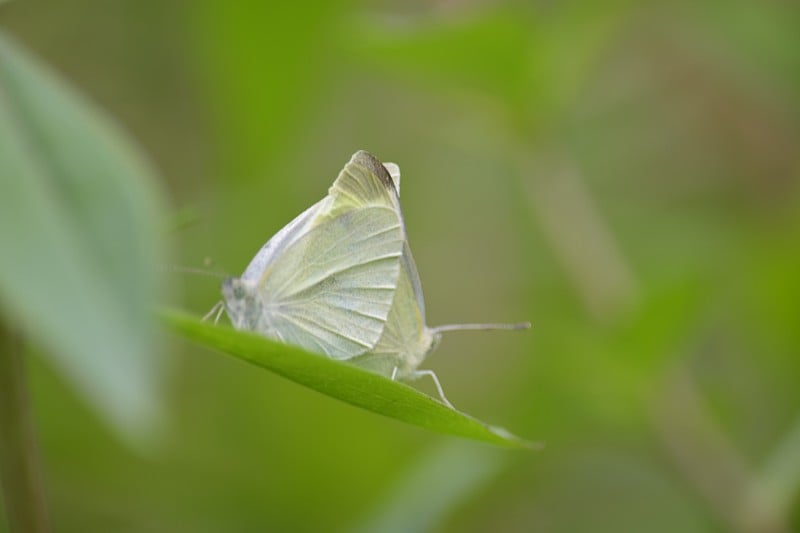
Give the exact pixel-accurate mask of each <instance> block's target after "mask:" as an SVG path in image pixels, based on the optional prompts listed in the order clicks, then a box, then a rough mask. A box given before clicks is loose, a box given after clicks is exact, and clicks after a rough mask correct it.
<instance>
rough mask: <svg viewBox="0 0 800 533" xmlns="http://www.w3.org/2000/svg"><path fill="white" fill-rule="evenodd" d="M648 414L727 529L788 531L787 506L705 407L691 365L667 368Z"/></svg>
mask: <svg viewBox="0 0 800 533" xmlns="http://www.w3.org/2000/svg"><path fill="white" fill-rule="evenodd" d="M655 410H656V412H655V416H654V417H653V420H654V422H655V425H656V431H657V433H658V435H659V437H660V440H661V443H662V444H663V445H664V446H665V448H666V449H667V451H668V453H669V454H670V456H671V457H672V459H673V461H674V464H675V465H676V467H677V468H678V470H679V471H680V472H681V474H682V475H683V476H684V477H685V478H686V479H687V480H688V481H689V482H690V483H691V484H692V486H694V488H695V489H696V490H697V492H698V493H699V494H700V496H701V497H702V498H703V500H704V501H705V502H706V503H707V504H708V506H709V508H710V509H711V510H712V511H713V513H714V514H715V515H716V516H717V517H718V518H719V519H720V520H721V521H722V522H723V523H724V524H725V525H726V527H727V529H729V530H731V531H737V532H740V533H762V532H769V533H783V532H787V533H788V531H790V528H789V526H788V525H787V523H786V515H785V513H784V511H786V509H778V508H777V507H775V506H774V505H773V503H774V500H772V499H771V498H768V497H765V496H767V494H766V493H765V492H764V491H763V490H761V487H762V482H761V480H759V479H758V478H757V477H756V476H755V475H754V473H753V472H752V469H751V468H750V467H749V465H748V464H747V462H746V461H745V459H744V457H743V456H742V454H741V453H740V452H739V450H738V449H737V448H736V446H735V445H734V443H733V442H732V441H731V440H730V439H729V438H728V436H727V435H726V434H725V432H724V431H723V429H722V428H721V427H719V424H718V423H717V421H716V420H715V418H714V416H713V414H712V413H711V412H710V411H709V409H708V407H707V405H706V404H705V401H704V400H703V398H702V395H701V394H700V391H699V390H698V387H697V384H696V383H695V381H694V378H693V376H692V375H691V372H690V370H689V369H688V368H687V367H686V365H685V364H684V363H682V362H681V363H678V364H676V365H675V367H674V368H673V369H672V370H671V371H667V375H666V381H665V387H664V391H663V393H662V394H661V395H660V396H659V397H658V401H657V403H656V406H655Z"/></svg>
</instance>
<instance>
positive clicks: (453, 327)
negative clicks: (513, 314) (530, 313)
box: [433, 322, 531, 333]
mask: <svg viewBox="0 0 800 533" xmlns="http://www.w3.org/2000/svg"><path fill="white" fill-rule="evenodd" d="M530 327H531V323H530V322H520V323H518V324H445V325H444V326H438V327H435V328H433V331H435V332H436V333H441V332H443V331H465V330H493V329H495V330H496V329H507V330H513V329H530Z"/></svg>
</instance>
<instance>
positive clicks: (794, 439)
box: [750, 420, 800, 516]
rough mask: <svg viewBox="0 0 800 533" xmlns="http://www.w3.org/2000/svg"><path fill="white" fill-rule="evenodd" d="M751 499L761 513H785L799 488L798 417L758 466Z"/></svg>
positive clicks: (784, 514)
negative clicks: (761, 465)
mask: <svg viewBox="0 0 800 533" xmlns="http://www.w3.org/2000/svg"><path fill="white" fill-rule="evenodd" d="M759 481H760V482H759V483H758V484H757V485H756V486H755V487H753V490H752V491H751V494H750V499H751V500H752V501H753V502H754V507H755V509H756V510H758V511H761V513H760V514H776V515H779V516H788V515H789V513H790V512H791V508H792V502H793V501H794V498H795V496H796V494H797V492H798V489H800V420H797V421H796V422H795V424H794V426H792V428H791V429H790V430H789V433H788V434H787V435H786V436H785V437H784V438H783V439H782V440H781V442H780V443H779V444H778V446H777V447H776V448H775V450H774V451H773V452H772V454H771V455H770V456H769V457H768V459H767V461H766V463H765V465H764V467H763V468H762V469H761V472H760V476H759Z"/></svg>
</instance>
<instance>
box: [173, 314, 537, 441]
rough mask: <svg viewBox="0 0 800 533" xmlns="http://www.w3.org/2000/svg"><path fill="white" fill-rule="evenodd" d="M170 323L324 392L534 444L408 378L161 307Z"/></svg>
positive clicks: (433, 425)
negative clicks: (412, 384) (430, 393)
mask: <svg viewBox="0 0 800 533" xmlns="http://www.w3.org/2000/svg"><path fill="white" fill-rule="evenodd" d="M161 315H162V317H163V319H164V321H165V323H166V325H167V327H169V329H171V330H172V331H174V332H176V333H179V334H181V335H183V336H184V337H186V338H187V339H190V340H192V341H194V342H197V343H199V344H203V345H205V346H208V347H209V348H213V349H216V350H219V351H221V352H224V353H227V354H228V355H232V356H233V357H236V358H238V359H242V360H244V361H247V362H249V363H252V364H254V365H258V366H260V367H263V368H266V369H268V370H271V371H273V372H275V373H276V374H279V375H281V376H283V377H285V378H287V379H290V380H292V381H295V382H297V383H300V384H301V385H305V386H306V387H309V388H312V389H314V390H316V391H318V392H321V393H323V394H326V395H328V396H331V397H333V398H336V399H338V400H342V401H343V402H347V403H349V404H352V405H355V406H356V407H361V408H363V409H366V410H368V411H372V412H374V413H378V414H382V415H384V416H388V417H390V418H396V419H398V420H402V421H403V422H408V423H409V424H414V425H417V426H420V427H423V428H425V429H430V430H432V431H438V432H440V433H447V434H451V435H457V436H459V437H465V438H469V439H474V440H479V441H484V442H489V443H492V444H496V445H499V446H508V447H513V448H534V447H536V445H534V444H533V443H529V442H526V441H524V440H522V439H520V438H518V437H516V436H514V435H512V434H510V433H508V432H507V431H506V430H504V429H502V428H498V427H493V426H489V425H487V424H484V423H483V422H480V421H478V420H476V419H475V418H472V417H471V416H469V415H467V414H464V413H461V412H459V411H456V410H453V409H450V408H449V407H447V406H445V405H444V404H442V403H440V402H438V401H436V400H434V399H433V398H431V397H429V396H426V395H425V394H422V393H421V392H419V391H417V390H416V389H414V388H412V387H409V386H408V385H405V384H403V383H399V382H397V381H392V380H390V379H387V378H385V377H383V376H380V375H378V374H374V373H371V372H368V371H366V370H362V369H360V368H357V367H355V366H352V365H348V364H344V363H341V362H338V361H334V360H332V359H328V358H326V357H322V356H320V355H316V354H312V353H309V352H306V351H304V350H302V349H300V348H296V347H294V346H290V345H287V344H283V343H279V342H275V341H272V340H270V339H267V338H266V337H264V336H262V335H257V334H255V333H250V332H245V331H237V330H235V329H232V328H229V327H222V326H215V325H211V324H208V323H206V322H202V321H200V320H198V319H196V318H194V317H192V316H190V315H187V314H185V313H181V312H178V311H169V310H168V311H163V312H162V313H161Z"/></svg>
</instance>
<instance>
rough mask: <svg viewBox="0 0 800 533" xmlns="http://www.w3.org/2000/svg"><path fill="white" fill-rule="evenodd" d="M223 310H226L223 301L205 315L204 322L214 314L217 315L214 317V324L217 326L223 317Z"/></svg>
mask: <svg viewBox="0 0 800 533" xmlns="http://www.w3.org/2000/svg"><path fill="white" fill-rule="evenodd" d="M223 309H225V304H223V303H222V300H220V301H219V302H217V303H215V304H214V307H212V308H211V310H210V311H209V312H208V313H206V314H205V316H204V317H203V322H205V321H206V320H208V319H209V318H211V317H212V316H214V313H216V316H214V324H216V323H217V322H219V317H220V316H222V310H223Z"/></svg>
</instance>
